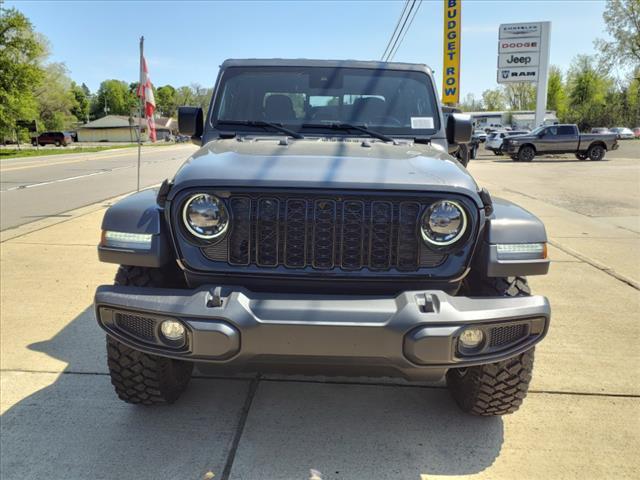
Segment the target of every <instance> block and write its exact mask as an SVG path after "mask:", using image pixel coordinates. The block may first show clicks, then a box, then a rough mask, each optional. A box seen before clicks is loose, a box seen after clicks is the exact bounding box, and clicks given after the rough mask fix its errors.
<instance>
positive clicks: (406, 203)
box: [202, 193, 446, 271]
mask: <svg viewBox="0 0 640 480" xmlns="http://www.w3.org/2000/svg"><path fill="white" fill-rule="evenodd" d="M432 201H433V200H431V199H424V198H419V199H416V200H413V199H407V198H397V197H386V196H380V197H378V196H376V197H373V196H371V197H366V196H362V195H357V194H353V195H340V196H338V195H318V194H315V195H312V194H309V195H304V196H301V195H300V194H297V195H296V194H290V195H285V194H267V193H265V194H239V193H238V194H232V195H231V197H229V199H228V203H227V204H228V206H229V209H230V210H231V218H232V223H231V230H230V232H229V234H228V235H227V236H226V237H225V238H224V239H222V240H221V241H220V242H218V243H216V244H214V245H210V246H207V247H203V248H202V251H203V253H204V255H205V256H206V257H207V258H208V259H210V260H213V261H219V262H226V263H228V264H229V265H233V266H242V265H255V266H257V267H264V268H270V267H271V268H273V267H280V266H283V267H286V268H290V269H305V268H311V269H314V270H333V269H338V270H343V271H357V270H362V269H369V270H374V271H389V270H393V269H397V270H401V271H416V270H418V269H420V268H429V267H435V266H438V265H440V264H441V263H442V262H443V261H444V260H445V259H446V254H443V253H441V252H438V251H436V250H432V249H430V248H429V247H427V246H426V245H424V243H423V242H422V240H421V239H420V234H419V230H418V229H419V220H420V215H421V214H422V212H423V211H424V209H425V208H426V207H427V206H428V205H429V204H430V203H431V202H432Z"/></svg>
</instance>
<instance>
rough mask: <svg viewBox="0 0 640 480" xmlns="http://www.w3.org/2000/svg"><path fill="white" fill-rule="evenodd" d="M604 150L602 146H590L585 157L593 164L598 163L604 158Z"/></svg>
mask: <svg viewBox="0 0 640 480" xmlns="http://www.w3.org/2000/svg"><path fill="white" fill-rule="evenodd" d="M605 153H606V150H605V149H604V147H603V146H602V145H591V146H590V147H589V150H587V157H589V159H591V160H592V161H594V162H599V161H600V160H602V159H603V158H604V155H605Z"/></svg>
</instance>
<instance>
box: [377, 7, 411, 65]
mask: <svg viewBox="0 0 640 480" xmlns="http://www.w3.org/2000/svg"><path fill="white" fill-rule="evenodd" d="M410 1H411V0H405V2H404V7H403V8H402V12H401V13H400V17H399V18H398V21H397V22H396V27H395V28H394V29H393V33H392V34H391V37H390V38H389V41H388V42H387V47H386V48H385V49H384V53H383V54H382V56H381V57H380V60H382V61H385V57H386V56H387V52H388V51H389V47H390V46H391V43H392V42H393V39H394V38H396V33H397V32H398V27H399V26H400V23H401V22H402V19H403V18H404V14H405V12H406V11H407V7H408V6H409V3H410Z"/></svg>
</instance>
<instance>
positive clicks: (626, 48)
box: [594, 0, 640, 69]
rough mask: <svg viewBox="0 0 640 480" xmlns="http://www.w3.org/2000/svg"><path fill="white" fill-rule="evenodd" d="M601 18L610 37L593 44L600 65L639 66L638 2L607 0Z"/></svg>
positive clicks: (639, 26)
mask: <svg viewBox="0 0 640 480" xmlns="http://www.w3.org/2000/svg"><path fill="white" fill-rule="evenodd" d="M602 18H603V19H604V23H605V25H606V26H607V32H608V33H609V36H610V37H611V40H603V39H597V40H596V41H595V42H594V43H595V46H596V48H597V49H598V50H599V51H600V56H599V59H600V61H601V62H602V64H604V65H605V66H606V67H611V66H614V65H618V66H622V67H626V66H628V65H631V66H632V68H633V69H635V68H637V67H638V66H640V1H639V0H608V1H607V4H606V6H605V8H604V13H603V14H602Z"/></svg>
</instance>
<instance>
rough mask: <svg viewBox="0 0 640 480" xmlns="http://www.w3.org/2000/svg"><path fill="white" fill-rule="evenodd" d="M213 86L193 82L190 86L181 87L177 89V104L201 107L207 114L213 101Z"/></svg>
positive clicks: (179, 105)
mask: <svg viewBox="0 0 640 480" xmlns="http://www.w3.org/2000/svg"><path fill="white" fill-rule="evenodd" d="M212 93H213V89H212V88H205V87H203V86H202V85H200V84H199V83H192V84H191V85H190V86H188V87H180V88H178V89H177V90H176V105H177V106H178V107H182V106H191V107H200V108H202V109H203V110H204V113H205V115H206V113H207V111H208V110H209V102H210V101H211V94H212Z"/></svg>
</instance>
